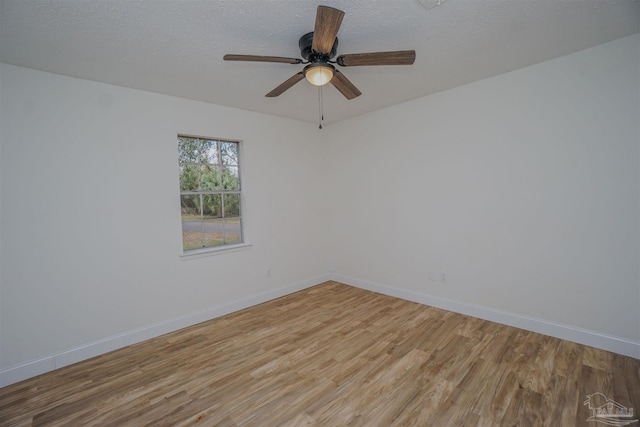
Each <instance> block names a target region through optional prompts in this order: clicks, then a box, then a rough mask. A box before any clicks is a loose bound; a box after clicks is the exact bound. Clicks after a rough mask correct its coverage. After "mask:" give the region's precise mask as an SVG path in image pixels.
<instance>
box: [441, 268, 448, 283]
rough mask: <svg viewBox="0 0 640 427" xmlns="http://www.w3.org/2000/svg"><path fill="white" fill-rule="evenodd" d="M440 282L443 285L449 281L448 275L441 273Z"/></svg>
mask: <svg viewBox="0 0 640 427" xmlns="http://www.w3.org/2000/svg"><path fill="white" fill-rule="evenodd" d="M440 281H441V282H443V283H444V282H446V281H447V273H445V272H444V271H441V272H440Z"/></svg>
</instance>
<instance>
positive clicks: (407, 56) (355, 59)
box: [336, 50, 416, 67]
mask: <svg viewBox="0 0 640 427" xmlns="http://www.w3.org/2000/svg"><path fill="white" fill-rule="evenodd" d="M415 60H416V51H415V50H394V51H390V52H370V53H352V54H347V55H340V56H339V57H338V58H337V59H336V62H337V63H338V64H339V65H342V66H343V67H353V66H357V65H411V64H413V62H414V61H415Z"/></svg>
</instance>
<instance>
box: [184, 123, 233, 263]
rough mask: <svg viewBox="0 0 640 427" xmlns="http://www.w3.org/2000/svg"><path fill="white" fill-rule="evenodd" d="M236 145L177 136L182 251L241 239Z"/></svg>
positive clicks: (228, 243)
mask: <svg viewBox="0 0 640 427" xmlns="http://www.w3.org/2000/svg"><path fill="white" fill-rule="evenodd" d="M239 145H240V144H239V143H238V142H236V141H224V140H219V139H213V138H202V137H194V136H185V135H178V162H179V165H180V209H181V213H182V248H183V250H184V251H185V252H187V251H192V250H196V249H202V248H212V247H220V246H223V245H231V244H238V243H242V242H243V238H242V215H241V208H240V204H241V199H242V198H241V192H240V161H239V160H240V159H239Z"/></svg>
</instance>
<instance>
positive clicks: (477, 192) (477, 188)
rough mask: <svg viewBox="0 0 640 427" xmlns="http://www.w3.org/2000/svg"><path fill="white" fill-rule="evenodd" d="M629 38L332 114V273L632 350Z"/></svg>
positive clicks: (633, 144)
mask: <svg viewBox="0 0 640 427" xmlns="http://www.w3.org/2000/svg"><path fill="white" fill-rule="evenodd" d="M639 52H640V35H638V34H636V35H635V36H632V37H627V38H624V39H621V40H618V41H615V42H612V43H609V44H606V45H601V46H598V47H595V48H591V49H588V50H585V51H582V52H578V53H576V54H573V55H570V56H566V57H563V58H559V59H556V60H553V61H549V62H546V63H543V64H539V65H535V66H532V67H528V68H525V69H521V70H518V71H515V72H511V73H508V74H504V75H500V76H497V77H494V78H490V79H487V80H484V81H480V82H476V83H473V84H469V85H467V86H464V87H459V88H456V89H453V90H449V91H445V92H441V93H438V94H435V95H432V96H428V97H425V98H421V99H417V100H415V101H412V102H408V103H404V104H401V105H397V106H394V107H391V108H388V109H385V110H383V111H377V112H374V113H371V114H368V115H364V116H361V117H359V118H356V119H353V120H350V121H348V122H344V123H340V124H338V125H335V126H332V127H330V128H329V131H330V132H331V133H332V138H329V140H332V141H333V143H332V145H331V147H332V148H333V150H332V152H333V159H332V163H331V166H332V170H333V171H334V173H333V174H332V179H333V185H332V188H333V191H332V192H331V198H330V200H331V204H332V206H334V210H333V211H332V219H331V225H330V232H331V238H330V242H331V248H332V250H331V252H330V269H331V271H332V272H334V273H335V277H336V278H338V279H341V280H344V281H346V282H353V283H354V284H362V285H364V286H365V287H367V286H368V287H370V288H373V289H381V290H383V291H386V292H391V293H395V294H398V295H413V296H414V297H415V298H416V299H418V300H422V301H426V302H429V301H436V302H440V303H441V304H442V305H444V306H450V307H456V306H457V307H461V308H462V309H463V311H464V307H467V308H469V305H471V306H475V308H477V307H478V306H480V307H484V308H485V309H487V311H494V312H498V313H502V314H515V317H519V318H521V319H529V320H531V319H533V320H539V321H541V322H542V323H546V322H551V323H553V324H555V325H561V326H562V325H564V326H568V327H569V328H576V329H584V330H588V331H592V332H594V333H596V334H602V335H605V336H611V337H619V338H621V339H622V341H625V340H630V341H631V344H633V343H635V350H634V349H633V348H634V347H631V348H632V352H636V353H635V354H636V357H640V310H639V307H640V272H639V265H640V264H639V260H640V248H639V246H640V201H639V197H640V167H639V155H640V153H639V146H640V130H639V118H640V106H639V95H640V89H639V81H640V59H639ZM428 271H434V272H440V271H445V272H446V273H447V282H446V283H444V284H443V283H439V282H434V281H429V280H428ZM420 295H428V296H430V297H432V298H431V300H430V299H429V298H420ZM471 311H473V310H471ZM476 311H477V310H476ZM498 317H499V316H498ZM503 317H504V316H503ZM507 317H508V316H507ZM511 318H513V316H511ZM538 323H539V324H540V322H538Z"/></svg>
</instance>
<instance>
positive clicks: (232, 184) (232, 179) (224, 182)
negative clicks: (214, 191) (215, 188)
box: [220, 166, 240, 191]
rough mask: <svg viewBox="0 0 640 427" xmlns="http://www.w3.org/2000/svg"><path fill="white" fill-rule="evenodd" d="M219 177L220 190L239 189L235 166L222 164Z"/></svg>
mask: <svg viewBox="0 0 640 427" xmlns="http://www.w3.org/2000/svg"><path fill="white" fill-rule="evenodd" d="M221 178H222V179H221V183H220V184H221V187H220V189H221V190H236V191H238V190H240V179H239V177H238V167H237V166H224V168H223V169H222V177H221Z"/></svg>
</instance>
